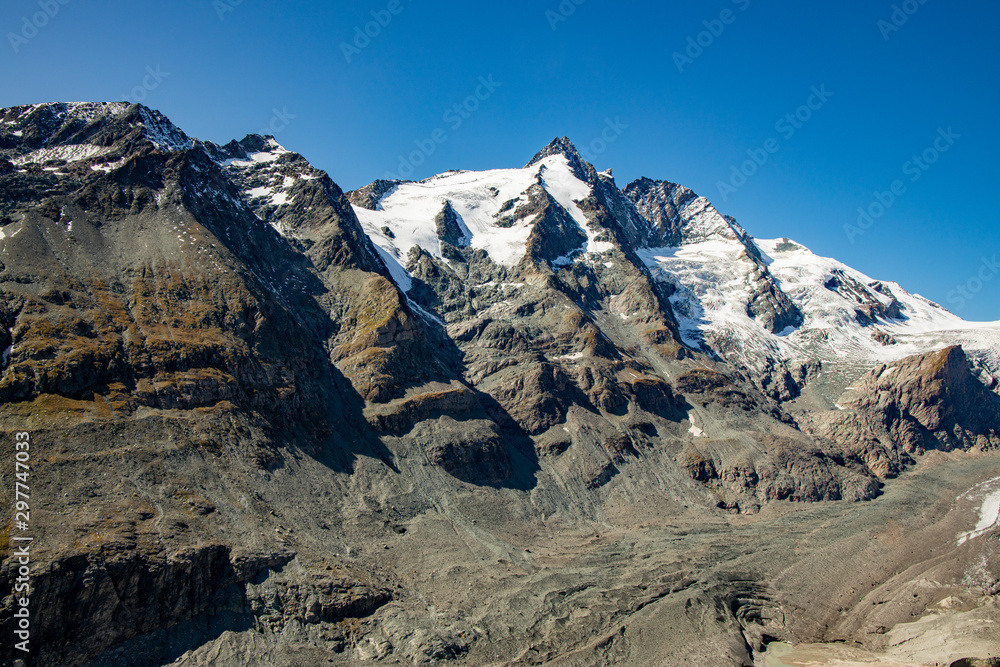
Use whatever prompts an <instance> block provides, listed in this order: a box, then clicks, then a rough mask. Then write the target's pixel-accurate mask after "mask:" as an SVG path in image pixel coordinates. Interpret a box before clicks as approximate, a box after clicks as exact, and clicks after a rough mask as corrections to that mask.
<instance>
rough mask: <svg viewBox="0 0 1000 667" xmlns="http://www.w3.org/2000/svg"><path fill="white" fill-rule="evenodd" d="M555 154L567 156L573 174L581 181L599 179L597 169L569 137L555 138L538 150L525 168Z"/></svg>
mask: <svg viewBox="0 0 1000 667" xmlns="http://www.w3.org/2000/svg"><path fill="white" fill-rule="evenodd" d="M553 155H562V156H563V157H565V158H566V160H567V161H568V162H569V166H570V169H572V170H573V175H575V176H576V177H577V178H579V179H580V180H581V181H583V182H585V183H591V184H593V183H594V182H595V180H597V179H596V176H597V171H596V170H595V169H594V167H593V166H592V165H590V164H589V163H588V162H587V161H586V160H584V159H583V157H582V156H581V155H580V152H579V151H577V150H576V146H574V145H573V142H572V141H570V140H569V139H568V138H567V137H556V138H555V139H553V140H552V141H551V142H550V143H549V145H548V146H546V147H545V148H543V149H542V150H540V151H538V153H536V154H535V157H533V158H531V161H530V162H528V164H527V165H525V168H528V167H533V166H535V165H536V164H538V163H539V162H541V161H542V160H544V159H545V158H547V157H551V156H553Z"/></svg>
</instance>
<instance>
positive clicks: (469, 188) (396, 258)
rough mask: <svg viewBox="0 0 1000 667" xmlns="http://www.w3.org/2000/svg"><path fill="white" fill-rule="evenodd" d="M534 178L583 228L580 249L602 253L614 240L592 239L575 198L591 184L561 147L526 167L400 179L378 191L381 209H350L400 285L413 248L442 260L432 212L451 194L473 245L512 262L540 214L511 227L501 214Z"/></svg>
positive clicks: (522, 200) (521, 199) (522, 197)
mask: <svg viewBox="0 0 1000 667" xmlns="http://www.w3.org/2000/svg"><path fill="white" fill-rule="evenodd" d="M535 184H540V185H541V187H543V188H544V189H545V190H546V191H547V192H548V193H549V195H551V196H552V199H554V200H555V201H556V202H557V203H558V204H559V205H560V206H561V207H562V208H564V209H565V210H566V212H567V213H568V214H569V215H570V216H571V217H572V219H573V220H574V221H575V222H576V223H577V224H578V225H579V226H580V228H581V230H583V231H584V232H585V233H586V234H587V243H586V246H585V247H583V248H581V251H583V252H584V253H599V252H604V251H606V250H610V249H611V248H612V244H611V243H606V242H600V241H597V240H596V233H595V232H594V231H593V230H591V229H590V227H589V224H588V221H587V218H586V216H585V215H584V213H583V211H582V210H581V209H580V207H579V206H578V205H577V204H576V202H577V201H580V200H582V199H585V198H586V197H588V196H589V195H590V193H591V186H590V185H589V184H588V183H585V182H584V181H581V180H580V179H579V178H577V177H576V175H575V174H574V173H573V170H572V168H571V167H570V165H569V161H568V160H567V158H566V157H565V156H563V155H551V156H549V157H546V158H544V159H543V160H540V161H539V162H537V163H535V164H533V165H531V166H529V167H525V168H523V169H497V170H492V171H483V172H469V171H462V172H448V173H445V174H441V175H439V176H435V177H433V178H429V179H427V180H425V181H421V182H419V183H400V184H399V185H398V186H397V187H396V188H394V189H393V190H392V191H390V192H388V193H387V194H386V195H385V196H383V197H382V199H381V200H380V202H379V206H378V207H377V208H378V210H375V211H371V210H368V209H366V208H362V207H360V206H354V212H355V214H356V215H357V216H358V219H359V220H360V222H361V225H362V227H363V228H364V230H365V232H366V233H367V234H368V235H369V237H370V238H371V239H372V241H374V243H375V244H376V246H378V248H379V250H380V254H381V255H382V258H383V261H385V262H386V264H387V265H388V266H389V270H390V271H391V272H392V274H393V277H394V278H396V282H397V283H398V284H399V285H400V287H401V288H403V289H404V290H405V289H409V284H410V281H409V276H408V275H407V274H406V271H405V269H403V266H404V265H405V264H406V258H407V255H408V254H409V252H410V250H411V249H412V248H417V247H419V248H421V249H423V250H424V251H425V252H427V253H429V254H431V255H434V256H436V257H438V258H440V259H442V260H444V257H443V255H442V252H441V243H442V242H441V239H440V238H438V235H437V229H436V227H435V223H434V220H435V218H436V217H437V216H438V215H439V214H440V213H441V212H442V210H444V207H445V204H446V203H449V202H450V204H451V206H452V208H453V209H454V211H455V213H456V214H457V215H458V217H459V220H460V226H462V227H464V229H463V231H464V232H465V235H466V237H467V241H468V245H469V246H470V247H472V248H476V249H482V250H485V251H486V253H487V254H488V255H489V256H490V258H491V259H492V260H493V261H494V262H496V263H497V264H500V265H503V266H514V265H515V264H517V263H518V262H519V261H520V260H521V258H522V257H524V255H525V253H526V246H527V242H528V237H529V236H530V234H531V231H532V228H533V224H534V222H535V220H536V217H537V216H530V217H526V218H523V219H520V220H518V221H516V222H515V223H514V224H513V225H511V226H509V227H505V226H503V225H501V224H498V222H499V219H500V218H501V216H502V215H503V213H504V212H513V211H515V210H517V208H518V207H520V206H521V205H524V204H527V203H528V202H529V194H528V190H529V188H531V187H532V186H533V185H535ZM567 261H568V260H567Z"/></svg>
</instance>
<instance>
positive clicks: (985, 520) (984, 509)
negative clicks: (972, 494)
mask: <svg viewBox="0 0 1000 667" xmlns="http://www.w3.org/2000/svg"><path fill="white" fill-rule="evenodd" d="M980 486H981V487H983V490H982V491H981V492H982V493H984V494H985V495H984V497H983V501H982V504H981V505H980V506H979V523H977V524H976V527H975V528H973V529H972V530H970V531H969V532H967V533H962V534H961V535H959V537H958V544H959V546H961V545H963V544H965V543H966V542H968V541H969V540H972V539H975V538H977V537H980V536H981V535H984V534H986V533H988V532H989V531H990V530H992V529H993V528H996V527H1000V477H996V478H994V479H991V480H990V481H988V482H985V483H984V484H981V485H980ZM976 488H977V489H978V488H979V487H976ZM966 495H968V494H966Z"/></svg>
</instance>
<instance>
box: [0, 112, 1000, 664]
mask: <svg viewBox="0 0 1000 667" xmlns="http://www.w3.org/2000/svg"><path fill="white" fill-rule="evenodd" d="M0 295H2V298H0V350H2V351H3V355H2V360H0V428H2V429H3V430H4V431H5V432H6V433H8V434H9V435H10V436H11V442H14V434H15V433H29V434H30V436H31V439H32V440H31V443H32V444H31V447H32V449H31V456H30V460H31V466H30V475H31V477H30V479H31V481H32V493H31V508H32V509H34V510H35V512H34V513H33V514H32V515H31V516H32V518H33V519H34V523H32V524H31V529H32V530H33V531H34V533H33V536H34V542H33V543H32V544H33V545H34V546H32V571H31V572H32V575H31V586H32V594H31V595H32V597H31V605H32V607H31V608H32V609H39V610H44V612H39V613H38V614H37V615H35V616H32V621H31V622H32V626H31V627H32V640H33V641H34V642H37V644H33V646H37V647H38V649H37V650H38V653H37V654H36V656H35V657H36V659H37V660H38V661H39V663H38V664H43V663H44V664H62V665H84V664H90V665H126V664H157V665H158V664H176V665H184V666H186V667H194V666H199V665H207V664H224V665H230V664H232V665H261V666H264V665H272V664H282V665H312V664H321V663H322V664H329V663H334V664H343V665H353V664H357V663H358V662H360V661H365V662H373V663H385V664H390V663H393V664H394V663H404V662H405V663H407V664H409V663H414V664H424V663H429V662H442V661H449V662H453V663H455V664H465V665H480V664H497V663H499V662H503V661H510V660H513V661H514V662H516V663H517V664H522V663H523V664H528V663H531V664H536V663H537V664H540V663H544V662H555V661H557V660H559V659H561V657H562V656H572V657H570V658H567V659H568V660H571V661H574V664H576V663H577V662H579V663H580V664H595V665H603V664H705V665H709V664H711V665H724V666H726V667H728V666H730V665H744V664H752V662H753V660H754V659H756V658H759V657H760V656H759V654H760V652H761V651H762V650H763V648H764V645H765V644H767V643H768V642H770V641H772V640H774V639H784V640H788V641H794V642H796V643H797V642H799V641H821V640H834V639H837V640H840V639H843V638H844V637H849V638H852V640H853V638H860V639H858V640H857V641H858V642H862V641H863V642H868V643H867V644H866V646H867V645H870V646H873V647H876V646H879V647H881V646H882V645H881V644H878V642H880V641H888V639H886V637H889V635H888V634H887V633H888V630H887V629H886V628H890V627H894V626H895V625H897V624H902V623H909V624H912V619H913V617H914V616H916V615H917V614H918V612H922V611H924V610H934V614H935V616H934V618H937V615H938V614H946V613H951V611H948V610H952V611H953V612H954V613H956V614H957V613H965V612H969V613H975V614H981V616H976V617H975V618H976V619H978V620H976V622H975V623H972V621H969V623H968V624H966V625H961V624H958V623H956V624H953V625H950V626H948V627H949V628H954V627H959V626H961V627H972V626H975V627H976V628H978V627H992V626H987V625H985V624H983V623H982V622H981V620H982V619H983V618H985V619H987V620H990V619H996V620H997V621H1000V618H996V613H995V605H994V606H991V604H992V603H989V604H987V602H986V600H988V599H989V596H988V594H987V593H988V591H991V590H995V589H994V587H995V586H996V580H995V578H994V579H990V577H991V576H992V575H989V574H988V572H987V569H988V568H987V565H981V566H980V565H976V563H990V562H992V561H989V560H988V559H989V558H991V557H992V556H990V554H991V553H992V552H991V551H989V550H988V548H987V547H988V544H987V542H986V540H985V539H983V538H982V536H984V535H987V534H988V533H989V531H990V530H991V525H992V524H991V523H990V521H991V520H992V519H991V517H988V516H987V517H986V519H982V520H981V521H980V522H981V523H982V522H984V521H985V525H983V526H975V524H974V522H971V521H970V522H969V523H970V524H972V525H969V526H968V527H967V528H968V529H969V530H968V533H967V534H965V538H964V540H962V542H961V544H958V541H957V540H956V539H955V536H954V535H953V533H954V531H952V532H951V533H949V532H948V529H947V526H945V527H942V524H940V523H939V522H940V521H941V520H942V519H941V517H943V516H945V515H946V514H947V513H948V512H949V511H951V510H949V509H948V508H949V507H951V506H952V504H953V503H956V502H957V503H958V505H957V507H958V506H960V508H966V506H967V505H969V504H970V503H972V500H970V498H973V497H975V498H980V497H981V496H982V498H983V500H982V507H983V508H984V509H983V510H982V511H983V512H984V515H983V516H986V515H987V514H989V512H988V510H989V508H990V507H992V505H990V504H989V502H991V501H989V500H988V498H991V497H992V496H990V495H989V494H990V493H992V491H990V490H989V489H991V488H992V487H975V488H977V489H979V490H978V491H975V493H972V494H971V495H968V494H967V495H965V496H961V497H960V498H959V500H958V501H956V500H955V495H957V491H956V490H955V489H959V488H961V489H963V490H964V489H968V488H970V487H972V486H973V482H974V483H975V484H979V483H980V482H981V481H982V480H983V479H986V476H985V475H986V472H985V471H986V470H987V468H988V462H989V461H990V460H991V459H990V458H989V456H990V453H991V452H993V451H994V450H996V448H997V447H998V446H1000V425H998V424H997V423H996V420H997V415H998V414H1000V412H998V407H997V400H998V398H997V394H996V391H995V390H996V387H997V386H998V382H1000V352H998V350H1000V345H998V343H1000V326H998V325H997V324H995V323H994V324H975V323H969V322H965V321H963V320H961V319H960V318H958V317H956V316H955V315H953V314H952V313H949V312H948V311H946V310H945V309H943V308H941V307H940V306H938V305H937V304H934V303H931V302H930V301H928V300H926V299H924V298H922V297H920V296H918V295H914V294H911V293H909V292H907V291H906V290H905V289H904V288H903V287H902V286H900V285H899V284H897V283H894V282H890V281H884V280H876V279H873V278H871V277H868V276H866V275H864V274H862V273H860V272H858V271H856V270H854V269H852V268H850V267H848V266H846V265H844V264H842V263H840V262H838V261H836V260H834V259H829V258H825V257H821V256H819V255H816V254H814V253H813V252H811V251H810V250H809V249H807V248H805V247H803V246H802V245H800V244H798V243H796V242H794V241H792V240H791V239H788V238H780V239H770V240H766V239H756V238H754V237H753V236H751V234H750V233H749V232H748V231H747V230H745V229H744V228H743V227H742V226H741V225H740V224H739V223H738V222H737V221H736V220H735V219H733V218H732V217H729V216H727V215H725V214H724V213H722V212H721V211H719V210H718V209H716V207H715V206H714V205H713V204H712V203H711V202H710V201H708V200H707V199H706V198H704V197H701V196H698V195H697V194H696V193H694V192H692V191H691V190H690V189H688V188H685V187H683V186H681V185H677V184H675V183H671V182H668V181H662V180H652V179H640V180H638V181H636V182H634V183H631V184H629V185H628V186H626V187H625V188H624V189H621V188H619V187H618V186H617V185H616V184H615V182H614V179H612V178H611V177H610V175H608V174H607V173H598V172H597V171H596V170H595V169H594V167H593V165H590V164H588V163H587V162H586V161H585V160H584V159H583V158H582V157H581V156H580V154H579V152H578V151H577V150H576V149H575V148H574V146H573V144H572V143H571V142H570V141H569V140H568V139H566V138H559V139H556V140H554V141H553V142H552V143H551V144H549V145H548V146H547V147H545V148H544V149H543V150H542V151H540V152H539V153H538V154H537V155H536V156H535V157H534V158H533V159H532V160H531V161H530V162H529V163H528V164H527V165H526V166H524V167H523V168H512V169H495V170H491V171H484V172H471V171H451V172H446V173H444V174H441V175H437V176H433V177H431V178H428V179H425V180H423V181H420V182H404V181H386V180H381V181H375V182H373V183H371V184H370V185H368V186H366V187H364V188H361V189H359V190H356V191H353V192H347V193H345V192H343V191H342V190H341V189H340V187H339V186H338V185H337V184H336V183H334V182H333V181H332V180H331V179H330V177H329V176H328V175H327V174H326V173H325V172H323V171H322V170H320V169H318V168H316V167H315V166H313V165H312V164H310V163H309V162H308V160H307V159H306V158H305V157H304V156H303V155H301V154H299V153H296V152H294V151H290V150H288V149H286V148H284V147H282V146H281V145H280V144H279V143H278V142H277V141H276V140H275V139H274V138H273V137H265V136H259V135H249V136H247V137H245V138H243V139H242V140H239V141H232V142H229V143H227V144H225V145H217V144H214V143H211V142H203V141H199V140H196V139H192V138H190V137H188V136H187V135H186V134H185V133H184V132H183V131H182V130H180V129H179V128H177V127H175V126H174V125H173V124H171V123H170V121H169V120H168V119H166V118H165V117H164V116H163V115H161V114H159V113H158V112H156V111H153V110H151V109H148V108H146V107H143V106H140V105H126V104H121V103H114V104H46V105H32V106H21V107H13V108H9V109H3V110H0ZM934 450H940V451H941V452H949V455H948V456H953V457H954V459H952V460H951V461H952V463H954V461H959V463H954V465H953V467H948V468H947V470H948V472H947V474H944V475H943V476H942V477H941V480H939V483H935V484H914V483H913V482H912V480H909V481H908V479H906V476H905V475H904V476H903V477H904V479H900V480H898V481H890V480H893V478H895V477H896V476H898V475H899V474H900V473H901V472H903V471H904V470H907V469H908V468H909V467H910V466H913V464H914V463H916V462H917V461H918V460H919V459H920V457H921V455H922V454H925V453H927V452H931V451H934ZM945 459H947V457H946V456H945V455H943V454H935V455H934V456H928V457H926V459H925V460H926V462H927V466H924V467H921V468H920V469H919V470H918V471H916V472H914V475H919V474H925V470H924V468H930V469H933V466H934V465H940V466H947V465H949V463H948V461H945ZM5 474H7V475H8V477H7V478H5V479H9V475H10V474H11V473H10V471H8V473H5ZM994 474H995V473H994ZM887 484H898V485H899V486H898V487H896V488H897V489H898V491H897V492H895V494H894V495H893V496H892V497H891V499H887V502H885V503H867V502H865V501H869V500H872V499H874V498H876V497H878V496H879V495H880V494H882V493H883V490H884V488H885V487H886V485H887ZM6 488H13V483H11V484H8V485H7V486H6ZM949 493H950V494H952V495H951V496H950V497H947V498H946V497H945V496H947V494H949ZM970 493H971V492H970ZM935 494H937V495H935ZM976 494H979V495H976ZM817 501H827V502H825V503H821V504H819V505H812V503H816V502H817ZM791 502H795V503H803V504H804V503H810V505H809V506H805V505H791V504H790V503H791ZM849 502H854V503H859V504H856V505H850V506H848V504H847V503H849ZM924 503H927V505H926V507H930V506H931V505H933V511H932V510H931V509H927V511H917V512H914V511H913V507H919V508H924V507H925V505H924ZM806 507H808V509H806ZM942 508H944V509H942ZM956 511H959V510H956ZM961 511H965V510H964V509H962V510H961ZM977 511H978V507H977ZM963 516H964V515H963ZM987 519H989V520H987ZM963 520H964V519H963ZM12 521H13V517H12V516H10V512H8V523H7V524H6V525H7V531H6V533H4V534H6V535H8V538H9V537H10V535H15V536H16V535H17V533H16V530H15V529H14V528H12V526H15V524H13V523H12ZM896 521H900V522H908V523H907V526H910V525H913V526H916V527H917V528H919V530H917V529H914V530H912V531H911V530H904V529H903V528H900V527H899V525H900V524H894V523H893V522H896ZM921 522H923V523H921ZM893 525H895V526H896V527H895V528H893ZM887 526H888V528H887ZM924 529H926V532H921V531H922V530H924ZM12 530H13V531H14V532H12ZM845 535H846V537H845ZM856 535H861V536H870V539H868V538H864V539H862V538H857V539H856V538H855V536H856ZM942 536H944V537H942ZM929 544H933V545H934V546H933V548H931V547H928V546H927V545H929ZM890 545H900V546H899V548H898V549H896V550H895V551H892V552H885V551H880V549H884V548H889V546H890ZM928 548H930V551H928V552H926V553H925V552H924V551H923V550H925V549H928ZM3 549H4V550H3V552H2V553H3V566H2V568H0V584H2V585H3V586H7V587H8V588H7V590H12V587H13V585H14V583H15V582H14V580H15V579H16V576H17V574H16V573H17V572H18V570H17V569H16V568H17V565H16V562H15V556H14V542H11V540H10V539H7V540H6V541H5V542H4V543H3ZM865 549H869V550H871V553H869V552H867V551H864V550H865ZM956 549H957V551H956ZM897 551H898V553H897ZM861 553H865V554H869V555H871V554H875V556H873V557H871V558H869V560H871V561H872V562H875V563H876V564H878V566H877V567H876V566H871V567H868V566H865V567H859V566H857V562H859V558H860V556H858V554H861ZM901 554H905V558H904V556H903V555H901ZM905 559H909V560H905ZM980 559H982V560H980ZM976 568H979V569H976ZM900 573H905V574H900ZM969 573H971V574H969ZM779 575H780V576H779ZM897 575H898V576H897ZM963 577H964V579H963ZM973 579H974V581H973ZM773 581H779V582H780V583H779V584H776V585H774V586H772V585H771V584H770V583H769V582H773ZM928 581H933V582H936V583H934V584H933V585H931V584H927V586H929V588H927V590H931V591H934V592H933V594H930V593H927V592H926V590H925V589H924V588H920V586H924V584H922V583H920V582H928ZM788 582H793V583H796V582H797V583H796V585H795V586H792V584H789V583H788ZM803 582H805V583H803ZM962 582H966V583H962ZM969 582H972V583H969ZM817 591H822V593H821V595H822V596H824V597H823V600H824V603H823V604H821V605H818V604H816V599H817V597H816V596H817V595H820V593H817ZM942 591H947V595H948V596H950V597H948V598H947V600H955V602H949V603H948V605H945V603H944V602H943V601H942V600H944V598H943V596H944V595H945V593H944V592H942ZM975 591H978V593H975V594H974V592H975ZM939 593H940V594H939ZM990 594H992V593H990ZM866 596H875V597H874V598H870V597H866ZM935 596H937V597H935ZM873 599H874V600H875V604H873V602H872V600H873ZM827 600H829V602H827ZM939 603H940V604H939ZM838 609H839V610H841V611H837V610H838ZM14 611H15V604H14V601H13V598H12V597H8V598H5V603H4V607H3V609H2V614H0V630H2V631H3V632H6V633H8V634H9V635H10V634H11V633H13V631H14V629H15V627H16V626H15V620H16V618H15V616H14ZM32 613H34V612H32ZM963 618H964V617H963ZM923 622H924V621H923V620H922V621H921V623H923ZM866 624H867V625H866ZM927 625H928V627H925V626H921V628H917V629H914V628H910V629H909V630H906V632H907V633H910V632H916V633H918V634H919V633H931V632H938V633H947V632H950V631H951V630H948V629H947V628H945V629H941V628H938V626H934V627H935V628H936V629H929V625H930V623H929V622H928V624H927ZM859 628H861V629H859ZM864 628H871V632H868V631H867V630H864ZM877 628H882V630H881V631H880V630H878V629H877ZM903 630H904V629H901V630H900V632H903ZM975 632H977V631H976V630H974V629H973V630H968V632H967V634H965V635H963V637H964V638H965V639H963V640H962V641H965V640H967V639H968V637H970V636H972V635H974V634H975ZM894 636H895V635H893V637H894ZM906 636H907V637H910V636H911V634H906ZM921 636H923V635H921ZM933 636H934V637H940V636H945V635H941V634H938V635H933ZM948 636H950V635H948ZM889 638H890V639H891V638H892V637H889ZM893 641H895V640H893ZM984 641H985V640H984ZM897 643H899V642H897ZM937 643H938V644H941V643H942V642H937ZM987 643H988V642H987ZM949 645H961V646H966V645H971V646H973V647H975V646H980V645H986V644H976V643H974V642H971V640H970V641H969V642H966V643H964V644H961V643H960V644H949ZM883 648H884V647H883ZM6 651H7V653H5V654H4V655H5V659H10V658H13V657H14V656H13V653H12V652H11V649H10V647H9V644H8V648H7V649H6ZM970 655H971V653H970ZM567 664H568V663H567Z"/></svg>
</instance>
